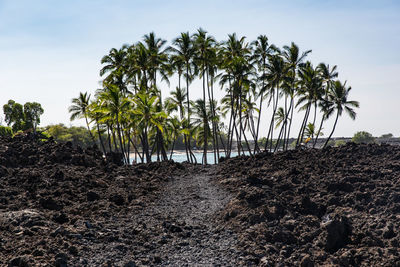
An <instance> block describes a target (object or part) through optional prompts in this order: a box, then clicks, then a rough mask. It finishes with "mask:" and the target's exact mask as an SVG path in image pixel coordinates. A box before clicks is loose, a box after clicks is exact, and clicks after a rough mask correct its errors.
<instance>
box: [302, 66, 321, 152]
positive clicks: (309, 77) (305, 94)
mask: <svg viewBox="0 0 400 267" xmlns="http://www.w3.org/2000/svg"><path fill="white" fill-rule="evenodd" d="M299 77H300V85H301V87H300V88H299V94H300V97H299V99H298V102H297V104H296V106H299V105H301V104H303V103H304V104H303V106H301V107H300V110H305V113H304V118H303V123H302V125H301V127H300V131H299V135H298V138H297V142H296V145H299V144H300V143H301V142H302V140H303V136H304V131H305V128H306V126H307V122H308V117H309V115H310V112H311V107H312V106H314V118H313V122H312V124H313V125H315V120H316V116H317V104H318V102H319V101H320V100H321V98H322V95H323V93H324V88H323V85H322V80H321V78H320V76H319V75H318V71H317V70H316V69H314V67H313V66H312V64H311V62H309V61H308V62H306V64H305V65H304V66H302V67H301V69H300V71H299Z"/></svg>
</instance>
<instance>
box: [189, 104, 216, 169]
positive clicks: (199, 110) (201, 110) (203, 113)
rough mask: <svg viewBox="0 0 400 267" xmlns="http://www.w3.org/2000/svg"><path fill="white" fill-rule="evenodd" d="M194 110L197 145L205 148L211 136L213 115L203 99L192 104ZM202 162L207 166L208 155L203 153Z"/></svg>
mask: <svg viewBox="0 0 400 267" xmlns="http://www.w3.org/2000/svg"><path fill="white" fill-rule="evenodd" d="M192 109H193V111H194V114H195V117H194V121H193V127H194V129H195V136H196V141H197V144H198V145H200V146H203V148H204V147H207V144H206V142H208V140H207V135H210V134H211V128H210V125H209V121H210V120H211V117H212V115H211V112H210V109H207V107H206V105H205V103H204V101H203V99H197V100H196V101H195V102H192ZM202 162H203V163H204V164H207V153H203V158H202Z"/></svg>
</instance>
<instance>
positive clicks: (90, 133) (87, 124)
mask: <svg viewBox="0 0 400 267" xmlns="http://www.w3.org/2000/svg"><path fill="white" fill-rule="evenodd" d="M85 120H86V126H87V129H88V132H89V135H90V138H92V141H93V143H95V144H96V140H95V139H94V136H93V134H92V131H90V127H89V122H88V118H87V116H86V113H85Z"/></svg>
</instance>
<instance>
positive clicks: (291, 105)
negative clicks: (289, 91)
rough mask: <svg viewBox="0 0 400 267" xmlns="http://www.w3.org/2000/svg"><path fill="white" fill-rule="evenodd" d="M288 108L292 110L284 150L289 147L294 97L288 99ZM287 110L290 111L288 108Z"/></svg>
mask: <svg viewBox="0 0 400 267" xmlns="http://www.w3.org/2000/svg"><path fill="white" fill-rule="evenodd" d="M290 107H291V108H292V110H291V112H290V113H291V114H290V119H289V127H288V133H287V141H286V150H287V149H288V147H289V139H290V130H291V128H292V121H293V111H294V97H293V96H291V99H290ZM289 110H290V108H289ZM286 123H287V122H286Z"/></svg>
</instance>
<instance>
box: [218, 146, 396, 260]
mask: <svg viewBox="0 0 400 267" xmlns="http://www.w3.org/2000/svg"><path fill="white" fill-rule="evenodd" d="M215 175H216V176H217V178H218V180H219V182H220V183H221V184H222V185H224V186H225V187H226V188H228V189H229V190H230V191H231V192H232V193H233V194H234V195H235V197H234V198H233V199H232V200H231V201H230V203H229V204H228V206H227V207H226V209H225V211H224V213H223V215H222V216H221V221H225V222H224V225H225V226H226V227H227V228H228V229H234V231H236V232H237V233H238V236H239V237H238V238H239V244H238V247H239V248H240V250H241V251H242V252H244V253H245V254H246V255H247V258H246V259H247V260H248V261H250V262H253V264H258V265H261V266H276V265H278V266H288V265H289V266H299V265H301V266H314V264H315V265H330V266H331V265H333V266H400V234H399V229H400V147H394V146H389V145H355V144H353V143H350V144H347V145H346V146H344V147H340V148H327V149H324V150H298V151H288V152H281V153H277V154H275V155H272V154H269V153H266V154H260V155H257V156H256V158H250V157H241V158H235V159H230V160H227V161H225V162H223V163H221V164H220V165H219V166H218V167H217V170H216V172H215Z"/></svg>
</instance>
